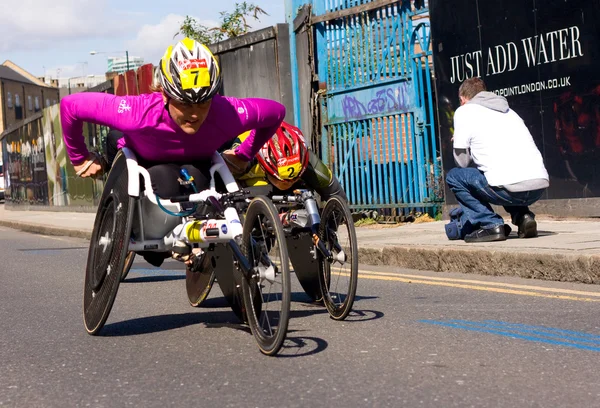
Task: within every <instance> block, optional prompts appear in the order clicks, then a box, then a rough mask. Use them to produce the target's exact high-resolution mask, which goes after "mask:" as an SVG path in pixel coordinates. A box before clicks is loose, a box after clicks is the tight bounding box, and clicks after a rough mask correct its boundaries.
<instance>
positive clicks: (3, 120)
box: [0, 61, 60, 133]
mask: <svg viewBox="0 0 600 408" xmlns="http://www.w3.org/2000/svg"><path fill="white" fill-rule="evenodd" d="M59 100H60V98H59V90H58V88H56V87H52V86H49V85H47V84H45V83H44V82H43V81H40V80H39V79H38V78H36V77H35V76H33V75H31V74H30V73H29V72H27V71H25V70H24V69H22V68H21V67H19V66H17V65H16V64H14V63H12V62H11V61H5V62H4V63H3V64H2V65H0V133H2V132H3V131H4V130H5V129H6V128H8V127H9V126H11V125H13V124H15V123H17V122H20V121H22V120H24V119H27V118H28V117H30V116H32V115H34V114H35V113H36V112H39V111H41V110H42V109H43V108H44V107H46V106H50V105H53V104H55V103H58V101H59Z"/></svg>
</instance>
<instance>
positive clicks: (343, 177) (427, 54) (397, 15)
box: [312, 0, 443, 209]
mask: <svg viewBox="0 0 600 408" xmlns="http://www.w3.org/2000/svg"><path fill="white" fill-rule="evenodd" d="M420 3H421V5H418V4H417V7H415V2H414V1H413V2H411V1H408V0H406V1H385V0H313V3H312V4H313V11H314V14H315V16H314V17H313V21H314V23H313V25H314V27H315V33H316V34H315V41H316V53H317V60H318V68H317V69H318V72H317V74H318V77H319V80H320V82H321V83H323V82H325V83H326V87H325V89H324V90H322V91H321V92H322V93H321V95H320V103H321V109H322V110H321V118H322V125H323V129H322V140H321V152H322V154H321V155H322V158H323V160H324V161H325V163H326V164H328V165H329V166H330V167H331V168H332V170H333V171H334V173H335V174H336V176H337V177H338V178H339V179H340V182H341V183H342V185H343V186H344V188H345V190H346V192H347V194H348V198H349V199H350V203H351V207H353V208H359V209H368V208H376V209H381V208H423V207H431V206H436V205H439V204H440V202H441V201H443V197H442V191H443V187H442V185H441V182H440V179H441V162H440V160H441V159H440V154H439V151H438V146H437V143H436V135H435V132H434V126H433V102H432V86H431V72H430V69H431V49H430V45H431V44H430V34H429V24H428V19H427V17H428V10H427V8H426V3H423V2H420Z"/></svg>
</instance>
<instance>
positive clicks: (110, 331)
mask: <svg viewBox="0 0 600 408" xmlns="http://www.w3.org/2000/svg"><path fill="white" fill-rule="evenodd" d="M195 324H204V325H205V326H206V327H207V328H221V327H231V328H233V329H236V330H242V331H244V332H247V333H250V330H249V329H248V328H247V327H244V326H242V325H241V324H240V322H239V320H238V319H237V317H236V316H235V315H234V314H233V312H219V311H217V312H210V313H182V314H166V315H160V316H148V317H141V318H138V319H131V320H126V321H122V322H117V323H111V324H107V325H106V326H104V328H103V329H102V331H100V334H99V335H100V336H105V337H112V336H135V335H138V334H149V333H157V332H161V331H167V330H173V329H178V328H181V327H186V326H191V325H195Z"/></svg>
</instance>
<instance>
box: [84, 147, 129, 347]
mask: <svg viewBox="0 0 600 408" xmlns="http://www.w3.org/2000/svg"><path fill="white" fill-rule="evenodd" d="M129 178H130V174H129V173H128V168H127V160H126V158H125V155H124V154H123V152H122V151H120V152H119V153H118V154H117V157H116V158H115V161H114V163H113V166H112V168H111V170H110V173H109V174H108V179H107V181H106V184H105V187H104V191H103V192H102V197H101V199H100V205H99V206H98V211H97V213H96V220H95V221H94V229H93V231H92V238H91V241H90V247H89V252H88V258H87V266H86V271H85V284H84V292H83V320H84V324H85V329H86V330H87V332H88V333H89V334H92V335H95V334H97V333H98V332H99V331H100V329H102V327H103V326H104V323H105V322H106V319H107V318H108V315H109V314H110V311H111V309H112V306H113V303H114V301H115V298H116V296H117V291H118V289H119V283H120V282H121V279H122V278H123V273H124V271H125V269H124V268H125V263H126V257H127V255H128V252H129V251H128V247H129V238H130V236H131V228H132V220H133V210H134V207H135V205H134V204H135V198H134V197H132V196H130V195H129ZM127 270H128V269H127Z"/></svg>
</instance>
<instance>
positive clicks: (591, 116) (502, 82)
mask: <svg viewBox="0 0 600 408" xmlns="http://www.w3.org/2000/svg"><path fill="white" fill-rule="evenodd" d="M430 13H431V31H432V46H433V53H434V67H435V77H436V93H437V104H438V112H439V117H438V119H439V121H438V126H439V134H440V139H441V140H440V142H441V146H442V158H443V163H444V170H445V171H448V170H449V169H451V168H452V167H454V160H453V157H452V142H451V138H452V134H453V128H452V126H453V125H452V122H453V121H452V117H453V113H454V111H455V110H456V109H457V108H458V107H459V106H460V104H459V100H458V88H459V86H460V84H461V83H462V81H464V80H465V79H467V78H471V77H481V78H482V79H483V80H484V81H485V83H486V85H487V88H488V90H489V91H492V92H494V93H496V94H498V95H502V96H504V97H506V99H507V101H508V103H509V105H510V107H511V108H512V109H513V110H514V111H515V112H517V113H518V114H519V115H520V116H521V117H522V118H523V120H524V122H525V124H526V125H527V127H528V128H529V130H530V132H531V134H532V136H533V138H534V140H535V142H536V144H537V146H538V148H539V149H540V151H541V152H542V155H543V157H544V163H545V165H546V168H547V169H548V173H549V175H550V188H549V189H548V190H547V192H546V194H545V196H544V197H543V198H545V199H561V198H586V197H600V160H599V159H600V47H598V42H599V41H600V18H599V17H600V0H542V1H540V0H495V1H489V0H461V1H454V2H447V1H442V0H432V1H431V2H430ZM507 160H510V157H507ZM446 196H447V198H448V200H447V201H448V202H449V203H453V202H455V198H454V196H453V194H451V193H450V194H447V195H446Z"/></svg>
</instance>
